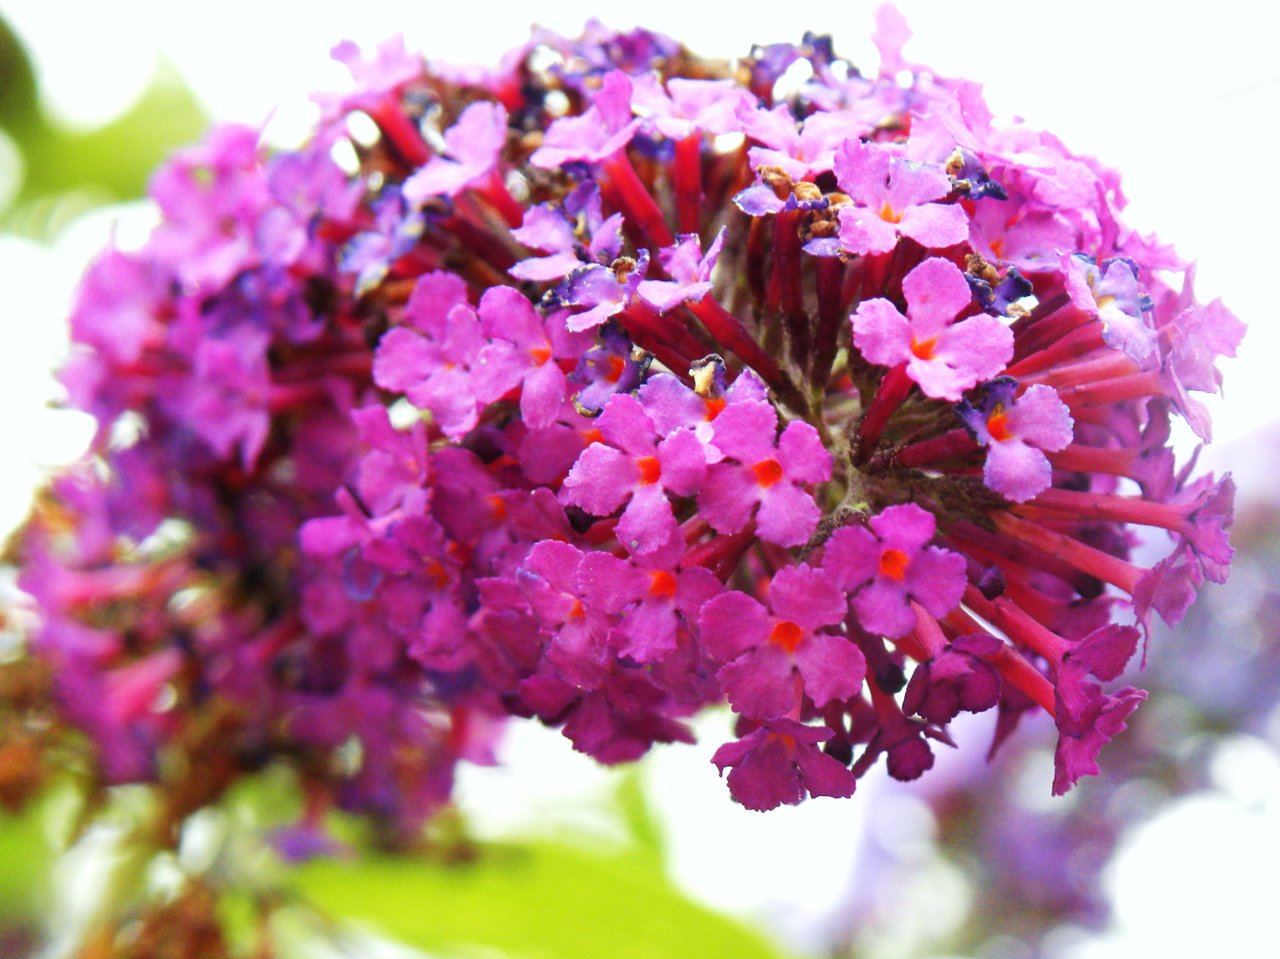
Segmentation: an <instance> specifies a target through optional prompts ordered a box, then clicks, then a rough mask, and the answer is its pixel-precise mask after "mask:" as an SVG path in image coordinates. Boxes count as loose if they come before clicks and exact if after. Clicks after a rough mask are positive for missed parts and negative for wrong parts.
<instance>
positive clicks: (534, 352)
mask: <svg viewBox="0 0 1280 959" xmlns="http://www.w3.org/2000/svg"><path fill="white" fill-rule="evenodd" d="M529 356H531V357H532V358H533V362H534V365H535V366H541V365H542V364H543V363H545V362H547V360H549V359H551V349H550V347H546V346H535V347H534V348H533V349H531V350H530V351H529Z"/></svg>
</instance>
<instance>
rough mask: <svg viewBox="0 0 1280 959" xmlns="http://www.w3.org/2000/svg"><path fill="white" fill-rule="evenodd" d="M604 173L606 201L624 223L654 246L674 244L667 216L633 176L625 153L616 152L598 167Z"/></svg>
mask: <svg viewBox="0 0 1280 959" xmlns="http://www.w3.org/2000/svg"><path fill="white" fill-rule="evenodd" d="M601 166H602V168H603V170H604V173H605V182H604V184H603V188H604V191H605V193H606V195H607V197H608V199H609V202H610V203H611V204H612V205H613V206H614V207H616V208H617V209H619V210H621V211H622V213H623V215H624V216H625V217H626V219H627V221H628V222H629V223H630V224H631V225H633V226H635V227H636V228H637V229H639V230H640V232H641V233H643V234H644V235H645V237H646V238H648V240H649V243H650V244H652V245H653V246H657V247H661V246H671V245H672V244H673V243H675V237H674V236H672V234H671V230H670V228H669V227H668V226H667V220H666V217H664V216H663V215H662V209H661V208H660V207H659V206H658V201H657V200H655V199H654V198H653V194H651V193H650V192H649V188H648V187H646V186H645V185H644V181H643V180H642V179H640V174H638V173H636V168H635V167H634V166H632V165H631V160H630V159H629V158H628V157H627V154H626V152H625V151H624V150H619V151H618V152H617V153H615V154H613V156H611V157H609V158H608V159H606V160H605V161H604V162H603V163H602V164H601Z"/></svg>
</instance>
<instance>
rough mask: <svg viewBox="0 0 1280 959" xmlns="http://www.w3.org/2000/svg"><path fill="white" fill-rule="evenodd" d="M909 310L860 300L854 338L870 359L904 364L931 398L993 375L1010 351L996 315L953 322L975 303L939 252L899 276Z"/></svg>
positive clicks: (949, 396)
mask: <svg viewBox="0 0 1280 959" xmlns="http://www.w3.org/2000/svg"><path fill="white" fill-rule="evenodd" d="M902 292H903V295H904V296H905V297H906V300H907V315H906V316H903V315H902V313H901V312H899V310H898V308H897V307H896V306H894V305H893V304H892V303H891V302H889V301H888V300H886V299H882V298H876V299H873V300H864V301H863V302H862V303H861V304H859V306H858V309H857V311H856V312H855V313H854V314H853V316H852V317H850V319H851V320H852V321H853V342H854V345H855V346H856V347H857V348H858V349H859V350H861V351H862V355H863V356H865V357H866V358H867V359H868V360H870V361H871V362H872V363H878V364H880V365H881V366H897V365H898V364H900V363H905V364H906V370H907V375H908V376H909V377H910V378H911V379H912V380H914V381H915V383H916V384H917V385H918V386H919V387H920V390H921V391H922V392H923V393H924V394H925V395H926V396H931V397H934V398H935V399H945V400H952V401H955V400H958V399H960V394H961V393H962V392H964V391H965V390H967V389H969V388H970V387H972V386H974V385H975V384H977V383H979V382H980V381H982V380H987V379H991V378H992V377H994V376H996V375H997V374H998V373H999V372H1000V371H1001V370H1002V369H1004V366H1005V364H1006V363H1008V362H1009V358H1010V357H1011V356H1012V355H1013V334H1012V333H1011V332H1010V330H1009V328H1008V327H1007V326H1005V325H1004V324H1003V323H1001V322H1000V321H999V320H997V319H996V318H995V317H991V316H987V315H986V314H979V315H977V316H971V317H969V318H968V319H963V320H960V321H959V322H953V321H954V320H955V319H956V316H957V315H958V314H960V313H962V312H963V311H965V310H966V309H968V307H969V306H970V305H971V304H972V302H973V294H972V292H971V291H970V290H969V284H968V283H967V282H966V281H965V278H964V274H963V273H961V272H960V270H959V268H957V267H956V266H955V264H953V263H950V262H949V261H947V260H943V259H941V258H939V257H933V258H932V259H928V260H925V261H924V262H923V263H921V264H920V265H919V266H917V267H916V268H915V269H914V270H912V271H911V272H910V273H908V274H907V275H906V277H905V279H903V281H902Z"/></svg>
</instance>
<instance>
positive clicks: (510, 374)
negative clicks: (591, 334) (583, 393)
mask: <svg viewBox="0 0 1280 959" xmlns="http://www.w3.org/2000/svg"><path fill="white" fill-rule="evenodd" d="M479 317H480V328H481V330H482V332H483V333H484V334H485V336H486V337H487V338H488V340H489V342H488V343H487V344H486V345H485V346H484V347H482V348H481V350H480V353H479V355H478V356H477V357H476V358H475V359H474V361H473V376H472V378H471V388H472V389H473V390H474V391H475V393H476V397H477V398H478V399H479V400H480V402H482V403H491V402H493V401H495V400H498V399H501V398H502V397H503V396H505V395H506V394H507V393H509V392H510V391H511V390H514V389H516V388H519V389H520V415H521V416H522V417H523V419H524V422H525V423H526V424H527V425H528V426H530V427H532V428H533V429H539V428H542V427H546V426H550V425H551V424H552V423H554V422H555V420H556V417H557V416H558V415H559V413H560V407H561V406H562V405H563V404H564V399H565V389H566V385H567V381H566V378H565V375H564V372H563V371H562V370H561V369H560V366H559V365H558V364H557V362H556V361H557V360H574V361H576V360H577V359H578V357H580V356H581V355H582V354H583V353H585V352H586V350H587V349H588V348H589V347H590V345H591V340H590V339H589V338H587V337H584V336H582V335H581V334H574V333H570V332H568V331H567V330H566V329H565V318H566V317H565V311H563V310H561V311H559V312H558V313H557V314H555V315H553V316H551V317H548V318H547V319H545V320H544V319H543V318H542V317H541V316H539V315H538V314H537V312H536V311H535V310H534V308H533V306H532V305H531V304H530V303H529V301H528V300H526V299H525V298H524V297H523V296H521V295H520V294H519V293H517V292H516V291H514V290H511V289H505V288H502V287H495V288H493V289H490V290H488V291H487V292H486V293H485V295H484V296H483V297H481V299H480V308H479Z"/></svg>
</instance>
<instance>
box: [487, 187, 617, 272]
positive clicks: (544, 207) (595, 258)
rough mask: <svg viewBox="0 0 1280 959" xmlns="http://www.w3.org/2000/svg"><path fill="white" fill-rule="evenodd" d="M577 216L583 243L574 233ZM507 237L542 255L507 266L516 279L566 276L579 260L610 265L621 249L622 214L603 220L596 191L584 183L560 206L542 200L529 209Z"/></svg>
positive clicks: (578, 264)
mask: <svg viewBox="0 0 1280 959" xmlns="http://www.w3.org/2000/svg"><path fill="white" fill-rule="evenodd" d="M579 218H581V220H582V225H583V232H584V233H585V234H586V235H585V237H584V240H585V246H584V244H583V242H580V241H579V239H578V235H577V232H576V229H577V221H578V219H579ZM511 236H512V237H513V238H515V239H516V240H518V241H519V242H520V243H522V244H523V245H524V246H527V247H528V248H529V249H531V250H538V251H540V252H542V253H544V254H546V255H545V256H540V257H530V258H529V259H527V260H521V261H520V262H519V263H517V264H516V265H515V266H513V267H511V269H510V270H508V271H507V272H509V273H510V274H511V275H512V276H514V277H515V278H516V279H519V280H534V281H536V282H546V281H548V280H559V279H561V278H563V277H566V276H568V275H569V274H570V273H572V272H573V271H574V270H576V269H577V268H578V267H580V266H582V265H583V263H596V264H606V265H607V264H610V263H612V262H613V261H614V260H616V259H617V258H618V255H619V254H620V253H621V252H622V214H621V213H615V214H614V215H613V216H611V217H609V218H608V219H607V220H606V219H603V218H602V217H601V213H600V191H599V190H598V189H597V188H596V186H595V184H593V183H584V184H583V185H582V186H580V187H578V189H576V190H574V191H573V192H572V193H570V194H569V195H568V196H567V197H565V199H564V203H563V206H559V207H558V206H554V205H553V204H550V203H543V204H540V205H539V206H535V207H532V208H530V209H529V210H528V211H527V212H526V213H525V215H524V222H523V223H522V224H521V225H520V227H519V229H515V230H512V231H511Z"/></svg>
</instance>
